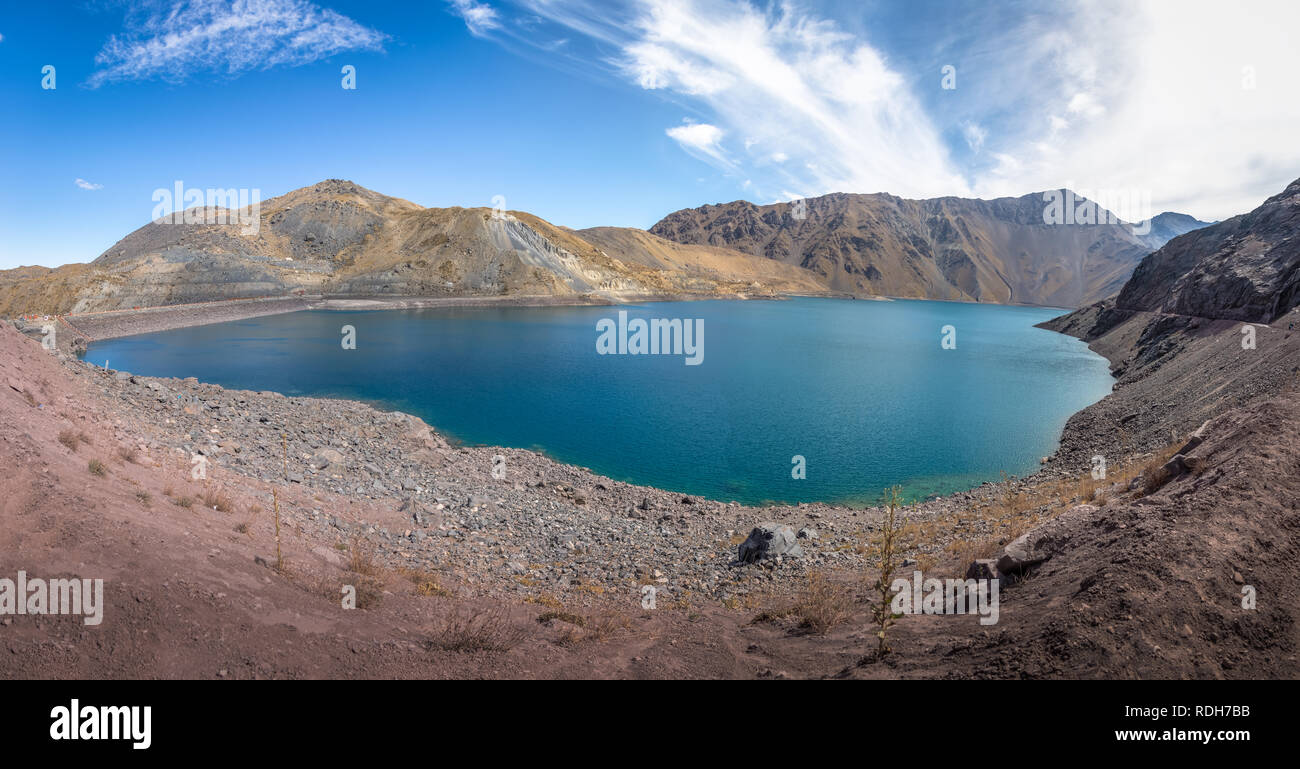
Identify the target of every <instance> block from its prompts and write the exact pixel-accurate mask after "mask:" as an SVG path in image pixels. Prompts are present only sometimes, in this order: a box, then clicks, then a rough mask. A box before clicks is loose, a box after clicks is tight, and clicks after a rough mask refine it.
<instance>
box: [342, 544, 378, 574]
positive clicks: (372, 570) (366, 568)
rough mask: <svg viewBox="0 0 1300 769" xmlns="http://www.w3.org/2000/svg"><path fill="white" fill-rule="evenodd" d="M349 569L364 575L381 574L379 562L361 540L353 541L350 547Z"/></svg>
mask: <svg viewBox="0 0 1300 769" xmlns="http://www.w3.org/2000/svg"><path fill="white" fill-rule="evenodd" d="M348 571H350V572H352V573H353V574H360V575H362V576H363V577H374V576H378V574H379V564H378V563H375V559H374V556H372V555H371V554H370V551H369V550H368V549H367V548H365V547H363V546H362V545H361V543H360V542H353V543H352V546H351V547H350V548H348Z"/></svg>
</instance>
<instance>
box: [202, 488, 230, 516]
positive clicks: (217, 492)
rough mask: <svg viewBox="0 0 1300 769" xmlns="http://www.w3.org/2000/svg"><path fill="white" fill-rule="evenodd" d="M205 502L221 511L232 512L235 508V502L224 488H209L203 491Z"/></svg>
mask: <svg viewBox="0 0 1300 769" xmlns="http://www.w3.org/2000/svg"><path fill="white" fill-rule="evenodd" d="M203 504H204V505H206V506H207V507H210V508H212V509H213V510H216V511H218V512H221V513H230V512H234V510H235V503H234V501H232V500H231V499H230V497H229V496H227V495H226V492H225V491H224V490H222V489H219V488H217V489H208V490H206V491H204V492H203Z"/></svg>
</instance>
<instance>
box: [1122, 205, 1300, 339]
mask: <svg viewBox="0 0 1300 769" xmlns="http://www.w3.org/2000/svg"><path fill="white" fill-rule="evenodd" d="M1298 302H1300V179H1298V180H1296V181H1294V182H1292V183H1291V185H1290V186H1288V187H1287V188H1286V189H1285V190H1283V191H1282V192H1280V193H1278V194H1277V195H1274V196H1273V197H1271V198H1269V199H1268V200H1266V201H1265V202H1264V204H1263V205H1261V206H1260V207H1259V208H1256V209H1255V210H1254V211H1251V212H1250V213H1248V214H1243V215H1241V216H1234V217H1233V218H1231V219H1228V220H1227V221H1224V222H1221V223H1219V224H1216V225H1214V226H1212V227H1206V228H1204V229H1200V230H1197V231H1195V232H1192V233H1189V234H1187V235H1183V236H1181V237H1178V238H1175V239H1174V240H1171V241H1170V242H1169V243H1168V244H1166V245H1165V247H1164V248H1162V249H1160V250H1159V251H1157V252H1155V253H1154V254H1152V255H1151V256H1149V257H1147V258H1146V259H1144V260H1143V261H1142V264H1140V265H1138V268H1137V269H1136V270H1135V271H1134V273H1133V279H1132V280H1130V281H1129V283H1128V285H1126V286H1125V287H1124V290H1123V291H1122V292H1120V295H1119V297H1117V299H1116V302H1115V306H1116V307H1117V308H1119V309H1121V310H1133V311H1138V310H1147V311H1154V312H1167V313H1177V314H1180V315H1196V316H1199V317H1203V318H1224V319H1231V320H1245V321H1260V322H1264V323H1268V322H1270V321H1272V320H1273V319H1275V318H1277V317H1278V316H1279V315H1281V314H1283V313H1285V312H1286V311H1287V310H1290V309H1291V308H1292V307H1294V306H1295V305H1296V304H1297V303H1298Z"/></svg>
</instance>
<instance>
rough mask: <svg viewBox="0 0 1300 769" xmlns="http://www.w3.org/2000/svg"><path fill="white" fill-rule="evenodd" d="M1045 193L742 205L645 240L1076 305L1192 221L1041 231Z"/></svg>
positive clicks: (1110, 221) (822, 273) (885, 287)
mask: <svg viewBox="0 0 1300 769" xmlns="http://www.w3.org/2000/svg"><path fill="white" fill-rule="evenodd" d="M1062 194H1063V196H1064V191H1062ZM1046 195H1047V193H1034V194H1030V195H1025V196H1023V197H1019V198H998V199H996V200H970V199H964V198H951V197H949V198H936V199H932V200H904V199H902V198H898V197H894V196H893V195H887V194H873V195H850V194H844V193H835V194H831V195H824V196H822V197H818V198H810V199H808V200H806V201H803V203H802V204H795V203H776V204H772V205H766V206H758V205H755V204H753V203H749V202H746V201H737V202H734V203H726V204H722V205H709V206H703V207H700V208H695V209H686V210H682V211H678V212H676V213H673V214H670V215H669V216H667V217H665V218H664V219H663V220H662V221H660V222H659V223H658V224H656V225H655V226H654V227H652V228H651V229H650V231H651V232H653V233H654V234H656V235H661V236H663V237H665V238H668V239H670V240H675V241H677V242H679V243H690V244H697V245H712V246H719V247H726V248H735V249H739V250H741V251H745V252H747V253H750V254H754V255H756V256H764V257H767V258H769V259H774V260H776V261H780V262H784V263H786V264H792V265H798V266H801V267H805V268H807V269H808V270H811V271H812V272H814V273H816V274H817V275H818V276H819V277H821V279H822V280H824V281H825V282H826V284H827V285H828V286H830V287H831V288H833V289H837V290H841V291H848V292H853V293H868V294H884V295H889V296H903V297H917V298H930V299H956V300H968V301H969V300H975V301H985V302H997V303H1021V304H1038V305H1048V306H1056V307H1077V306H1079V305H1081V304H1087V303H1089V302H1093V301H1097V300H1099V299H1102V298H1104V297H1106V296H1110V295H1112V294H1114V293H1115V292H1116V291H1118V290H1119V288H1120V287H1121V286H1122V285H1123V284H1124V281H1125V280H1126V279H1127V278H1128V276H1129V274H1130V273H1131V272H1132V270H1133V267H1134V266H1135V265H1136V264H1137V263H1138V261H1140V260H1141V259H1142V257H1143V256H1145V255H1146V254H1147V253H1149V252H1150V251H1151V250H1152V249H1153V248H1157V247H1159V246H1160V245H1162V244H1163V242H1162V241H1159V237H1161V233H1165V232H1178V231H1181V230H1182V228H1184V227H1188V226H1190V225H1191V222H1195V221H1196V220H1194V219H1191V217H1185V218H1182V217H1181V215H1168V214H1163V215H1162V217H1164V218H1163V219H1162V220H1161V222H1160V225H1161V226H1159V227H1156V226H1154V224H1155V222H1153V227H1152V231H1151V232H1150V233H1149V234H1148V235H1147V236H1145V237H1142V236H1139V235H1135V234H1134V232H1133V230H1132V228H1130V227H1129V226H1128V225H1126V224H1123V223H1120V222H1118V221H1117V220H1116V219H1115V217H1114V216H1113V215H1111V214H1110V213H1109V212H1106V211H1104V209H1098V214H1097V216H1096V221H1105V222H1107V223H1102V224H1045V223H1044V209H1045V207H1046V206H1047V202H1046V199H1045V196H1046ZM1075 200H1076V204H1080V205H1081V204H1082V202H1083V200H1084V199H1082V198H1076V199H1075ZM1103 217H1104V218H1103ZM1188 220H1190V222H1189V221H1188Z"/></svg>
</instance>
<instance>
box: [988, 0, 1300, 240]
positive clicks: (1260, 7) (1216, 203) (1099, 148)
mask: <svg viewBox="0 0 1300 769" xmlns="http://www.w3.org/2000/svg"><path fill="white" fill-rule="evenodd" d="M1248 8H1249V10H1247V7H1245V6H1243V7H1241V8H1237V9H1232V10H1230V9H1227V8H1224V7H1223V6H1222V5H1221V4H1219V3H1215V2H1212V1H1211V0H1178V1H1177V2H1175V1H1174V0H1143V1H1142V2H1140V3H1133V2H1129V1H1128V0H1123V1H1122V2H1121V1H1120V0H1086V2H1082V3H1077V4H1070V5H1067V6H1061V7H1060V9H1062V10H1064V15H1062V12H1059V11H1058V12H1055V13H1053V14H1052V16H1051V18H1052V20H1053V21H1054V26H1053V29H1054V32H1053V33H1052V40H1051V41H1050V43H1047V44H1043V45H1042V48H1041V50H1040V51H1039V52H1038V53H1040V54H1041V55H1039V56H1037V57H1036V58H1035V60H1034V64H1035V65H1036V66H1034V67H1032V68H1030V67H1025V66H1024V65H1025V62H1023V61H1020V62H1017V61H1016V60H1014V59H1012V60H1008V61H1006V62H1004V63H1003V66H1002V68H1001V69H1000V71H999V72H997V73H996V74H995V75H993V76H992V77H995V78H996V79H998V80H999V81H1000V82H1003V83H1004V84H1006V85H1007V86H1009V89H1010V88H1016V87H1017V81H1016V80H1015V77H1016V76H1015V74H1014V73H1015V72H1017V71H1021V72H1023V75H1022V76H1021V77H1023V78H1024V79H1026V80H1032V82H1029V83H1027V84H1026V88H1028V89H1030V92H1031V93H1033V94H1034V96H1035V98H1034V100H1033V101H1032V102H1031V103H1029V104H1027V105H1024V107H1023V108H1022V109H1020V110H1019V111H1018V114H1017V115H1016V118H1017V120H1018V121H1020V122H1021V124H1022V125H1023V126H1024V127H1025V130H1024V131H1021V132H1018V133H1013V134H1011V135H1009V136H1007V137H1005V139H1004V140H1001V141H998V142H996V143H995V142H994V140H993V139H992V138H990V140H989V143H990V145H992V146H993V148H994V149H995V150H996V151H1000V152H1005V153H1007V154H1009V155H1014V156H1015V158H1016V159H1017V161H1018V163H1016V164H1007V165H1002V166H999V167H997V168H994V169H992V170H991V171H989V172H987V173H980V174H978V175H977V177H976V183H975V186H976V189H977V191H978V192H980V193H981V194H988V195H993V194H1022V193H1024V192H1027V191H1030V190H1038V189H1048V188H1052V187H1059V186H1065V185H1068V186H1072V187H1075V188H1082V189H1090V190H1143V191H1149V192H1150V194H1151V197H1152V200H1153V207H1154V208H1155V209H1156V211H1155V212H1159V211H1162V210H1177V211H1184V212H1187V213H1191V214H1193V215H1196V216H1198V217H1199V218H1202V219H1222V218H1227V217H1229V216H1233V215H1235V214H1238V213H1243V212H1245V211H1249V210H1250V209H1252V208H1254V207H1255V206H1257V205H1259V203H1260V202H1262V201H1263V200H1264V198H1266V197H1268V196H1270V195H1273V194H1276V193H1277V192H1278V191H1280V190H1281V189H1282V188H1283V187H1285V185H1286V184H1287V183H1288V182H1289V181H1291V180H1293V179H1295V178H1296V177H1297V176H1300V142H1296V141H1295V134H1296V130H1295V126H1297V125H1300V98H1297V96H1300V92H1298V91H1297V89H1296V85H1295V82H1296V80H1295V73H1296V72H1297V71H1300V49H1298V48H1297V47H1296V45H1295V41H1294V34H1295V33H1294V30H1296V29H1300V4H1296V3H1293V2H1272V1H1270V0H1256V2H1252V3H1250V4H1249V6H1248ZM1067 9H1068V10H1067ZM1008 34H1009V35H1011V36H1012V37H1013V38H1016V37H1018V38H1020V41H1019V45H1020V46H1027V45H1029V43H1027V42H1026V40H1027V36H1028V30H1025V29H1021V30H1014V29H1013V30H1011V31H1010V32H1009V33H1008ZM998 45H1000V46H1001V45H1005V46H1006V47H1007V48H1009V49H1011V50H1018V48H1017V45H1018V44H1017V42H1016V41H1015V40H1014V39H1011V40H1006V41H1002V42H1001V43H999V44H998ZM1252 75H1253V81H1252ZM967 82H969V80H968V81H967ZM1009 89H1008V90H1009Z"/></svg>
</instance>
